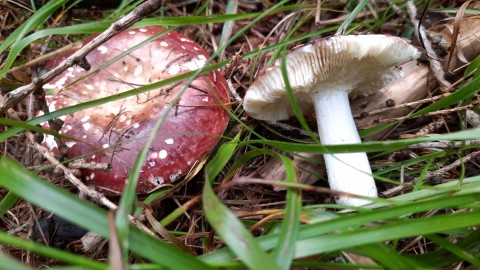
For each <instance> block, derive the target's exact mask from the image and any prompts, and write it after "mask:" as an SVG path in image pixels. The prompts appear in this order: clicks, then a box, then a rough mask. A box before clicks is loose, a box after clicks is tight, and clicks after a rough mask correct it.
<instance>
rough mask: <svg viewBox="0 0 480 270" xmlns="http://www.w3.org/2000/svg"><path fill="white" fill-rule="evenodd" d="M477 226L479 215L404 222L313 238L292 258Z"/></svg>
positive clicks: (302, 245)
mask: <svg viewBox="0 0 480 270" xmlns="http://www.w3.org/2000/svg"><path fill="white" fill-rule="evenodd" d="M478 224H480V212H478V211H471V212H467V213H461V214H443V215H436V216H433V217H429V218H421V219H407V220H402V221H398V222H395V223H392V224H387V225H381V226H377V227H369V228H360V229H353V230H351V231H345V232H342V233H338V234H329V235H319V236H313V237H310V238H308V239H302V240H300V241H298V242H297V246H296V251H297V253H296V257H297V258H302V257H308V256H311V255H315V254H320V253H324V252H330V251H335V250H342V249H345V248H351V247H354V246H361V245H365V244H372V243H376V242H382V241H388V240H395V239H401V238H405V237H412V236H417V235H424V234H432V233H438V232H444V231H448V230H454V229H460V228H465V227H469V226H476V225H478Z"/></svg>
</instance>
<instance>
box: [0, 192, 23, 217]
mask: <svg viewBox="0 0 480 270" xmlns="http://www.w3.org/2000/svg"><path fill="white" fill-rule="evenodd" d="M18 199H19V197H18V196H17V195H15V194H14V193H12V192H8V193H7V195H5V197H3V199H2V201H1V202H0V216H3V215H5V213H6V212H7V211H8V210H9V209H10V208H12V206H13V205H14V204H15V203H16V202H17V201H18Z"/></svg>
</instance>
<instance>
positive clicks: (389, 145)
mask: <svg viewBox="0 0 480 270" xmlns="http://www.w3.org/2000/svg"><path fill="white" fill-rule="evenodd" d="M478 134H480V128H472V129H468V130H462V131H457V132H452V133H448V134H441V135H432V136H425V137H418V138H413V139H403V140H394V141H377V142H363V143H360V144H344V145H321V144H305V143H292V142H282V141H273V140H250V141H247V142H243V143H241V145H251V144H260V145H264V144H266V145H270V146H272V147H275V148H278V149H281V150H285V151H291V152H306V153H316V154H331V153H352V152H379V151H387V150H397V149H400V148H403V147H407V146H410V145H413V144H417V143H422V142H431V141H441V140H445V141H456V140H458V141H463V140H473V139H478ZM0 135H1V134H0Z"/></svg>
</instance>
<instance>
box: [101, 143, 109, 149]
mask: <svg viewBox="0 0 480 270" xmlns="http://www.w3.org/2000/svg"><path fill="white" fill-rule="evenodd" d="M102 147H103V148H108V147H110V144H108V143H105V144H103V145H102Z"/></svg>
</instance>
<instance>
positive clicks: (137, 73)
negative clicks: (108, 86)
mask: <svg viewBox="0 0 480 270" xmlns="http://www.w3.org/2000/svg"><path fill="white" fill-rule="evenodd" d="M142 72H143V67H142V66H141V65H139V66H136V67H135V68H134V69H133V76H135V77H137V76H140V75H141V74H142Z"/></svg>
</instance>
